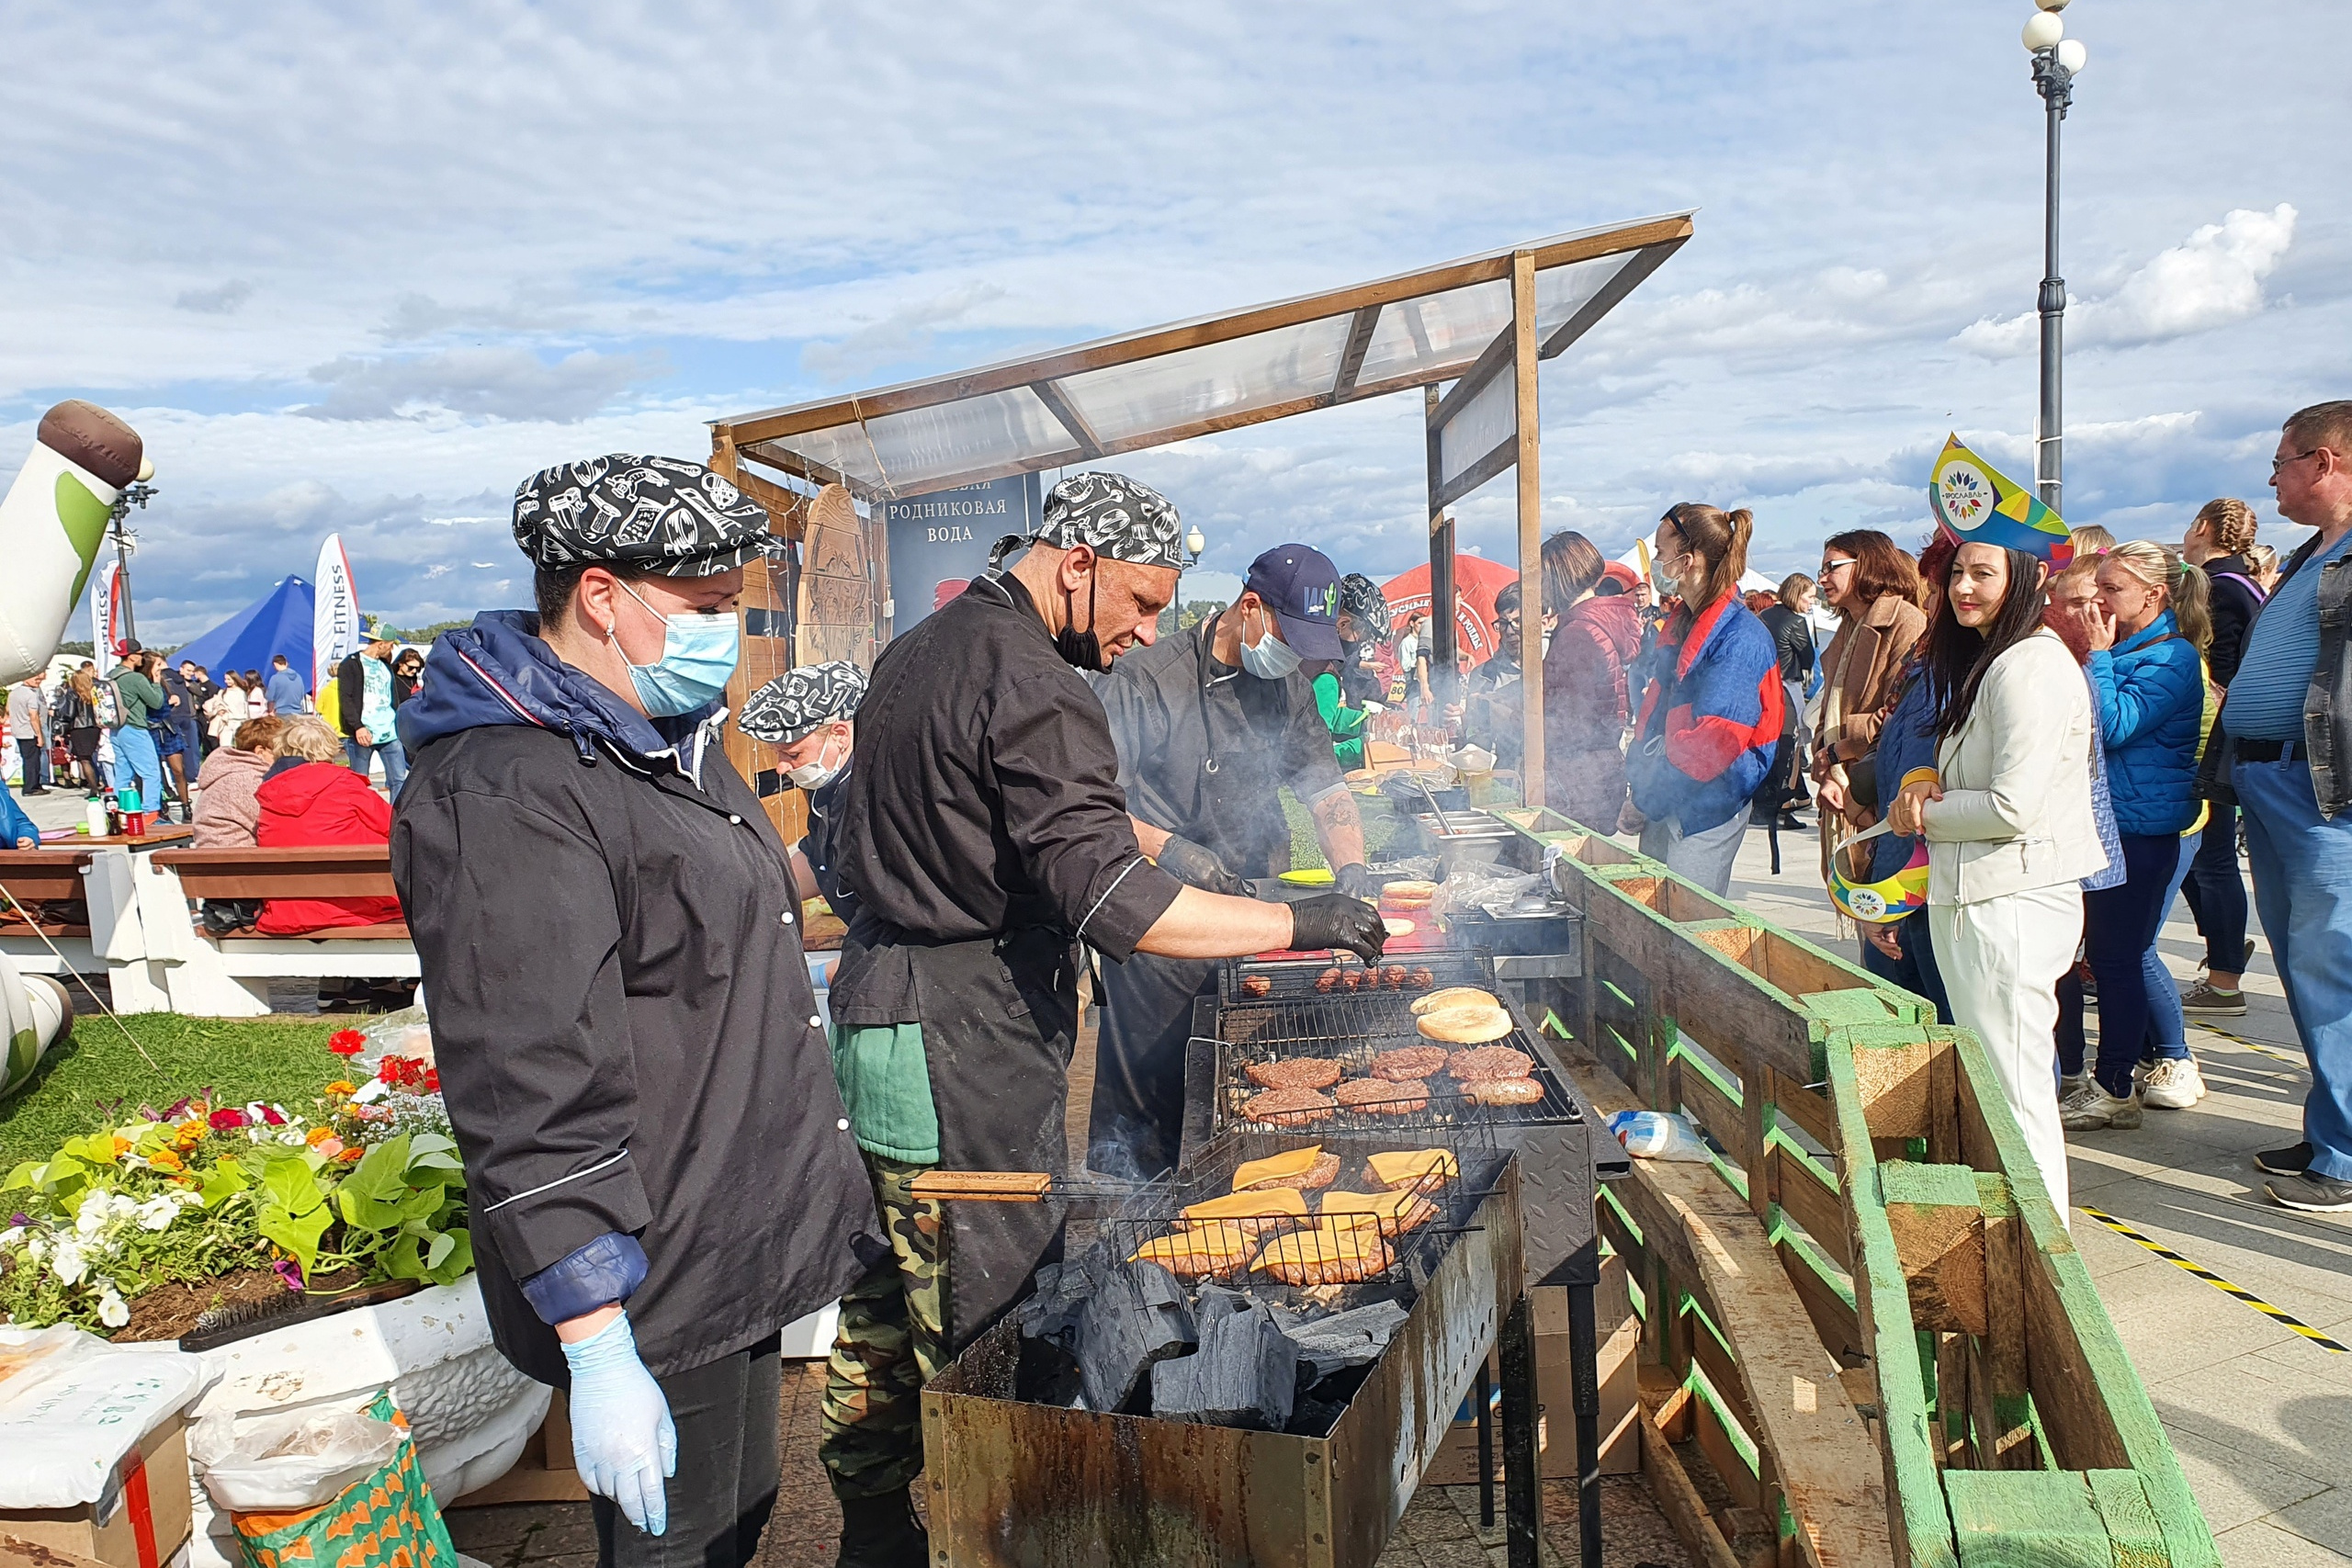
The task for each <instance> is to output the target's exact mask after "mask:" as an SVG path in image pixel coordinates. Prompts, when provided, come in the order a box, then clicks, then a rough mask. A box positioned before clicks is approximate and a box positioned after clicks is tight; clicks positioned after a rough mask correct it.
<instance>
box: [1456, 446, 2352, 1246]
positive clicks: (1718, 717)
mask: <svg viewBox="0 0 2352 1568" xmlns="http://www.w3.org/2000/svg"><path fill="white" fill-rule="evenodd" d="M2270 483H2271V485H2272V486H2273V488H2274V489H2275V490H2276V491H2277V504H2278V512H2279V514H2280V515H2281V516H2282V517H2284V518H2285V519H2286V520H2287V521H2288V522H2289V523H2290V524H2296V525H2302V526H2305V527H2309V528H2312V529H2314V530H2316V532H2315V534H2314V535H2313V536H2312V537H2311V538H2310V539H2309V540H2307V541H2305V542H2304V543H2303V544H2302V545H2301V547H2299V548H2297V549H2296V550H2295V551H2294V552H2293V554H2292V555H2291V556H2290V558H2287V559H2286V560H2284V561H2283V562H2282V561H2281V560H2280V559H2279V558H2278V554H2277V551H2276V550H2275V549H2274V548H2273V547H2269V546H2267V545H2264V544H2262V543H2260V542H2259V541H2258V540H2257V539H2256V533H2257V531H2258V526H2259V525H2258V521H2257V518H2256V513H2255V510H2254V508H2253V507H2252V506H2251V505H2250V504H2248V503H2247V502H2245V501H2242V500H2238V499H2234V498H2222V499H2217V500H2215V501H2213V502H2210V503H2208V504H2207V505H2205V506H2204V507H2203V508H2202V509H2201V510H2199V512H2198V513H2197V515H2196V516H2195V518H2194V519H2192V520H2191V521H2190V522H2189V524H2188V527H2187V529H2186V531H2185V534H2184V536H2183V537H2182V538H2181V539H2180V541H2179V542H2178V544H2177V545H2175V544H2160V543H2156V542H2153V541H2149V540H2145V539H2133V540H2122V541H2119V540H2117V539H2116V538H2114V537H2113V536H2111V535H2110V534H2109V533H2108V532H2107V531H2106V530H2104V529H2100V528H2079V529H2075V530H2074V531H2073V532H2072V533H2071V535H2068V536H2065V537H2064V539H2061V538H2059V537H2058V536H2055V535H2050V536H2044V538H2045V542H2044V543H2042V544H2041V545H2032V544H2031V543H2030V541H2017V540H2013V541H2012V542H2013V543H2018V542H2022V543H2025V544H2026V545H2027V547H2022V548H2019V547H2007V546H2006V545H2005V546H2003V547H1996V546H1994V545H1992V544H1989V543H1984V542H1976V541H1969V542H1963V541H1962V539H1961V538H1960V537H1958V536H1955V535H1953V534H1951V533H1950V532H1939V534H1938V536H1936V537H1935V538H1934V539H1933V540H1932V541H1930V542H1929V543H1928V544H1927V545H1926V546H1925V547H1922V548H1921V549H1920V550H1919V551H1918V553H1917V555H1916V556H1915V555H1913V554H1912V553H1910V552H1907V551H1905V549H1904V548H1903V547H1901V546H1900V545H1898V544H1897V543H1896V542H1895V541H1894V539H1893V538H1892V537H1890V536H1888V535H1886V534H1884V533H1881V532H1878V531H1875V530H1870V529H1857V530H1848V531H1844V532H1840V533H1838V534H1835V535H1832V536H1829V537H1828V538H1827V539H1826V540H1825V541H1824V542H1823V547H1822V558H1821V563H1820V566H1819V569H1818V573H1817V575H1815V576H1806V575H1804V574H1802V573H1798V574H1792V575H1791V576H1790V577H1788V578H1787V579H1785V580H1784V581H1782V582H1781V587H1780V590H1779V592H1777V593H1756V594H1753V595H1749V594H1743V593H1742V592H1740V591H1739V590H1738V589H1737V587H1736V584H1737V583H1738V581H1739V579H1740V577H1741V575H1742V574H1743V572H1744V571H1745V570H1746V567H1747V543H1748V536H1749V529H1750V523H1749V519H1748V517H1747V513H1743V512H1730V513H1725V512H1722V511H1719V510H1717V509H1716V508H1713V507H1710V506H1704V505H1700V504H1697V503H1688V502H1686V503H1684V504H1682V505H1679V506H1676V507H1674V508H1672V509H1670V510H1669V511H1668V513H1666V515H1665V516H1664V517H1663V518H1662V519H1661V520H1660V522H1659V524H1658V526H1657V531H1656V534H1655V536H1654V537H1653V539H1652V540H1651V542H1650V545H1651V550H1652V552H1653V556H1654V559H1655V561H1656V564H1657V575H1658V578H1659V587H1660V589H1661V591H1662V592H1661V596H1660V597H1659V599H1658V601H1657V604H1656V605H1655V606H1652V605H1649V604H1640V603H1638V601H1637V599H1636V598H1635V596H1634V595H1632V594H1625V595H1623V596H1622V597H1618V598H1616V599H1614V600H1612V599H1611V598H1610V597H1606V595H1609V594H1610V593H1611V585H1610V584H1608V583H1606V582H1604V581H1600V557H1599V554H1598V552H1597V551H1596V550H1595V549H1594V548H1593V547H1592V546H1591V544H1590V542H1589V541H1588V540H1586V539H1585V538H1584V537H1583V536H1580V535H1577V534H1573V533H1564V534H1559V535H1555V536H1553V537H1552V538H1551V539H1550V540H1548V541H1547V542H1546V543H1545V545H1544V574H1543V581H1544V593H1545V601H1546V602H1545V605H1544V614H1545V619H1546V623H1547V626H1549V625H1550V624H1551V623H1553V622H1554V621H1555V620H1556V621H1557V622H1558V630H1557V631H1555V632H1554V633H1553V635H1552V636H1551V637H1550V638H1549V650H1548V651H1547V652H1546V654H1545V656H1544V694H1543V703H1544V731H1545V786H1546V795H1547V802H1548V804H1550V805H1551V806H1552V807H1555V809H1557V810H1559V811H1561V812H1563V813H1564V814H1566V815H1567V816H1569V817H1571V818H1575V819H1576V820H1577V821H1579V822H1581V823H1584V824H1586V825H1588V826H1598V827H1601V828H1603V829H1612V828H1613V829H1618V830H1620V831H1625V832H1637V833H1638V834H1639V835H1640V844H1641V849H1642V852H1643V853H1645V854H1647V855H1650V856H1652V857H1654V858H1656V859H1658V860H1662V861H1664V862H1665V863H1667V864H1668V865H1669V866H1670V867H1672V868H1673V869H1674V870H1675V871H1677V872H1679V873H1680V874H1683V875H1685V876H1687V877H1689V878H1691V880H1692V881H1694V882H1697V883H1699V884H1700V885H1701V886H1705V887H1707V888H1709V889H1710V890H1712V891H1713V892H1716V893H1718V894H1721V893H1723V892H1724V891H1725V890H1726V889H1727V888H1728V886H1729V884H1730V878H1731V873H1732V864H1733V859H1734V856H1735V855H1736V852H1737V850H1738V848H1739V845H1740V842H1741V839H1742V836H1743V833H1744V831H1745V829H1747V827H1748V826H1749V825H1750V824H1751V823H1771V824H1774V825H1776V826H1779V827H1792V826H1797V825H1799V819H1798V818H1796V816H1795V812H1796V811H1798V810H1800V809H1803V808H1804V807H1808V806H1809V807H1811V808H1813V809H1815V810H1816V811H1817V812H1818V814H1819V815H1818V827H1819V837H1820V844H1821V862H1820V869H1821V874H1822V875H1823V878H1824V880H1825V883H1826V885H1827V886H1829V887H1830V889H1831V891H1832V894H1833V897H1836V899H1837V902H1838V907H1839V908H1841V910H1844V911H1845V912H1847V913H1848V914H1849V915H1853V916H1855V920H1854V923H1855V925H1856V926H1857V927H1858V928H1859V937H1858V941H1859V942H1860V948H1859V953H1860V961H1861V962H1862V964H1864V965H1865V966H1866V967H1868V968H1869V969H1870V970H1871V972H1872V973H1874V974H1877V975H1880V976H1883V977H1885V978H1887V979H1889V980H1891V981H1893V982H1894V983H1896V984H1898V985H1901V986H1903V987H1905V988H1907V989H1909V990H1911V991H1913V992H1915V993H1916V994H1917V995H1919V996H1921V997H1924V998H1927V999H1928V1000H1929V1001H1930V1002H1932V1003H1933V1004H1934V1005H1935V1007H1936V1010H1937V1011H1938V1014H1939V1017H1941V1018H1942V1019H1943V1021H1946V1022H1955V1023H1959V1024H1961V1025H1963V1026H1965V1027H1967V1028H1969V1029H1971V1030H1972V1031H1973V1032H1975V1033H1976V1034H1977V1035H1978V1037H1979V1038H1980V1039H1981V1040H1982V1041H1983V1042H1984V1043H1985V1049H1986V1051H1987V1053H1988V1055H1990V1056H1991V1058H1992V1060H1993V1062H1994V1065H1995V1066H1996V1068H1997V1069H1998V1070H1999V1071H2000V1073H2001V1076H2002V1077H2003V1080H2004V1082H2005V1083H2006V1084H2007V1087H2008V1089H2009V1091H2010V1098H2011V1100H2012V1102H2013V1105H2014V1106H2015V1108H2016V1111H2017V1113H2018V1121H2019V1122H2020V1124H2021V1125H2022V1126H2023V1127H2024V1129H2025V1132H2026V1134H2027V1138H2028V1142H2029V1143H2030V1145H2032V1147H2033V1149H2034V1152H2035V1155H2036V1157H2037V1159H2038V1160H2039V1162H2040V1163H2041V1167H2042V1169H2043V1172H2044V1175H2045V1177H2046V1178H2047V1179H2048V1180H2049V1182H2050V1185H2051V1189H2052V1195H2053V1197H2054V1198H2055V1199H2056V1200H2057V1202H2058V1206H2059V1208H2060V1211H2061V1212H2062V1213H2064V1209H2065V1193H2066V1185H2065V1182H2066V1174H2065V1157H2064V1135H2065V1134H2067V1133H2081V1132H2087V1131H2093V1130H2098V1129H2117V1130H2123V1131H2129V1130H2131V1129H2134V1128H2138V1127H2140V1126H2142V1125H2143V1117H2144V1114H2145V1112H2147V1111H2151V1110H2156V1111H2163V1110H2178V1109H2183V1108H2186V1107H2188V1106H2193V1105H2195V1104H2196V1103H2197V1102H2198V1101H2199V1100H2200V1099H2202V1098H2203V1097H2204V1095H2205V1093H2206V1087H2205V1084H2204V1081H2203V1077H2202V1075H2201V1073H2200V1072H2199V1066H2198V1064H2197V1060H2196V1056H2195V1054H2194V1052H2193V1051H2192V1050H2191V1048H2190V1046H2189V1043H2188V1028H2187V1021H2188V1019H2189V1018H2204V1019H2211V1020H2225V1019H2232V1018H2236V1017H2239V1016H2242V1015H2243V1014H2244V1013H2245V1010H2246V1001H2245V991H2244V988H2243V986H2242V984H2241V982H2242V980H2243V977H2244V975H2245V970H2246V968H2247V966H2248V964H2250V962H2251V961H2252V957H2253V954H2254V951H2255V944H2254V942H2252V941H2251V940H2250V939H2249V937H2248V935H2247V923H2248V908H2249V907H2248V899H2247V894H2246V881H2245V873H2244V871H2242V868H2241V860H2242V858H2243V860H2244V861H2245V862H2246V863H2249V864H2250V869H2251V873H2252V878H2253V885H2254V898H2253V907H2254V908H2255V910H2256V912H2258V914H2259V916H2260V919H2261V922H2262V927H2263V930H2264V931H2265V933H2266V934H2267V937H2268V938H2269V942H2270V948H2271V953H2272V957H2273V959H2274V962H2275V964H2276V966H2277V968H2278V976H2279V978H2280V981H2281V983H2282V985H2283V987H2284V989H2285V991H2286V994H2287V1000H2288V1004H2289V1007H2290V1011H2291V1013H2292V1016H2293V1019H2294V1022H2295V1026H2296V1029H2297V1031H2298V1032H2299V1033H2300V1034H2301V1038H2302V1043H2303V1045H2304V1048H2305V1051H2306V1054H2307V1055H2308V1057H2309V1059H2310V1060H2311V1062H2312V1090H2311V1094H2310V1096H2309V1099H2308V1101H2307V1104H2306V1107H2305V1126H2304V1130H2305V1136H2304V1138H2303V1139H2302V1140H2301V1142H2299V1143H2297V1144H2295V1145H2291V1146H2289V1147H2286V1148H2280V1149H2270V1150H2264V1151H2261V1152H2259V1153H2257V1154H2256V1155H2255V1156H2254V1160H2255V1164H2256V1166H2257V1167H2258V1168H2260V1169H2261V1170H2262V1171H2263V1172H2265V1173H2266V1174H2267V1176H2268V1177H2269V1178H2270V1179H2269V1180H2268V1182H2267V1189H2268V1190H2269V1192H2270V1194H2271V1196H2272V1197H2273V1198H2274V1199H2275V1200H2276V1201H2278V1202H2280V1203H2283V1204H2286V1205H2288V1206H2290V1207H2293V1208H2297V1209H2303V1210H2313V1211H2334V1212H2345V1211H2352V838H2347V836H2346V835H2347V832H2352V829H2347V827H2346V824H2347V823H2352V815H2346V813H2345V812H2344V809H2343V808H2344V806H2345V803H2346V792H2347V790H2352V767H2348V766H2347V764H2346V762H2345V761H2343V759H2344V758H2346V756H2347V755H2352V662H2347V658H2346V646H2345V627H2346V618H2347V617H2346V605H2347V603H2352V565H2346V564H2344V556H2345V551H2346V539H2347V537H2352V403H2347V402H2335V403H2323V404H2319V405H2316V406H2314V407H2312V408H2308V409H2305V410H2302V411H2301V412H2298V413H2296V414H2294V415H2293V416H2291V417H2290V419H2289V420H2288V421H2287V422H2286V425H2285V427H2284V433H2283V434H2282V436H2281V439H2280V441H2279V444H2278V451H2277V454H2276V457H2275V459H2274V461H2273V464H2272V470H2271V475H2270ZM1816 602H1817V603H1818V604H1820V605H1821V606H1822V607H1824V608H1825V609H1826V611H1827V612H1828V614H1829V615H1832V616H1834V617H1835V621H1834V626H1835V630H1834V632H1833V633H1832V635H1830V636H1829V637H1828V638H1827V640H1826V644H1823V643H1822V642H1821V641H1820V640H1819V638H1818V636H1817V633H1816V632H1815V628H1814V625H1813V622H1814V610H1815V603H1816ZM1511 608H1512V610H1513V621H1514V623H1515V622H1516V615H1517V612H1518V609H1519V606H1518V604H1517V603H1516V601H1515V600H1514V602H1513V604H1512V606H1511ZM1505 646H1506V647H1508V646H1510V642H1509V641H1506V643H1505ZM1498 673H1499V674H1500V676H1501V681H1502V682H1503V685H1502V689H1501V690H1500V691H1499V692H1498V691H1497V690H1496V689H1494V682H1493V681H1492V679H1491V678H1490V680H1489V682H1487V688H1488V689H1487V692H1486V694H1485V697H1484V705H1483V707H1482V705H1481V704H1480V703H1479V702H1477V701H1473V702H1469V703H1466V704H1465V705H1464V706H1463V707H1462V708H1461V709H1460V710H1458V711H1459V713H1460V715H1461V716H1462V718H1463V719H1464V723H1465V725H1466V726H1467V728H1469V730H1470V731H1471V733H1472V735H1473V737H1474V738H1476V737H1477V735H1478V732H1479V728H1480V724H1481V721H1482V719H1483V721H1484V722H1485V723H1486V724H1487V727H1488V728H1489V729H1490V730H1491V729H1498V728H1511V727H1515V726H1516V724H1517V712H1518V710H1517V707H1516V706H1515V705H1513V703H1512V702H1511V701H1510V695H1509V682H1510V680H1511V679H1512V677H1513V676H1515V673H1516V671H1515V667H1507V668H1506V669H1504V670H1502V671H1498ZM1808 785H1809V789H1808ZM1921 873H1924V875H1922V874H1921ZM1906 874H1909V876H1908V881H1907V882H1906ZM2182 898H2185V899H2186V901H2187V904H2188V908H2189V911H2190V913H2191V915H2192V917H2193V918H2194V919H2195V921H2196V924H2197V929H2198V931H2199V935H2200V936H2201V937H2202V939H2203V942H2204V946H2205V952H2204V963H2203V966H2202V967H2203V975H2202V977H2201V978H2200V979H2199V980H2198V981H2197V982H2196V983H2195V984H2194V985H2192V986H2190V987H2188V988H2187V989H2186V990H2184V989H2182V988H2181V987H2179V986H2177V985H2176V983H2175V981H2174V980H2173V977H2172V976H2171V973H2170V972H2169V970H2167V968H2166V967H2165V964H2164V962H2163V959H2162V957H2161V955H2160V953H2159V952H2158V949H2157V936H2158V933H2159V931H2161V930H2162V928H2163V926H2164V924H2165V919H2167V917H2168V915H2169V914H2170V912H2171V910H2172V909H2173V908H2174V906H2175V903H2176V900H2177V899H2182ZM1865 911H1867V915H1865V913H1864V912H1865ZM2091 1009H2095V1010H2096V1012H2097V1016H2098V1031H2097V1044H2096V1049H2095V1050H2094V1049H2092V1046H2091V1043H2090V1038H2089V1032H2088V1031H2087V1030H2086V1011H2087V1010H2091Z"/></svg>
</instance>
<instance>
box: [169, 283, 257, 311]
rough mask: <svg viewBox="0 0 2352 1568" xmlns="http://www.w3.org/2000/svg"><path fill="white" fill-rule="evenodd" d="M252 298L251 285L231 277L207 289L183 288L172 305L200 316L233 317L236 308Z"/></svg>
mask: <svg viewBox="0 0 2352 1568" xmlns="http://www.w3.org/2000/svg"><path fill="white" fill-rule="evenodd" d="M253 297H254V286H253V285H252V284H250V283H248V282H246V281H245V280H244V279H243V278H242V277H232V278H230V279H229V280H228V281H226V282H225V283H216V284H214V285H213V286H212V287H211V288H183V289H181V290H180V293H179V298H178V299H175V300H173V301H172V303H173V304H174V305H175V306H177V307H178V308H179V309H180V310H194V311H195V312H197V314H198V315H202V316H233V315H235V314H236V313H237V308H238V307H239V306H241V305H243V303H244V302H245V301H246V300H248V299H252V298H253Z"/></svg>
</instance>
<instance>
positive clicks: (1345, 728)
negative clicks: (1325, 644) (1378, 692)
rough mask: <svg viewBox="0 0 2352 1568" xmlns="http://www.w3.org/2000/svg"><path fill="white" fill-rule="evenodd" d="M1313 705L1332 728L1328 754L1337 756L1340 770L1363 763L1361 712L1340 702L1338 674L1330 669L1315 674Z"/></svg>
mask: <svg viewBox="0 0 2352 1568" xmlns="http://www.w3.org/2000/svg"><path fill="white" fill-rule="evenodd" d="M1315 706H1316V708H1317V710H1318V711H1319V712H1320V713H1321V714H1322V715H1323V724H1324V727H1325V728H1328V729H1329V730H1330V732H1331V755H1332V756H1333V757H1334V758H1335V759H1337V760H1338V761H1339V764H1340V770H1341V771H1342V772H1352V771H1354V770H1355V769H1357V768H1361V767H1363V721H1364V712H1363V709H1362V708H1351V707H1347V706H1345V705H1342V704H1341V703H1340V678H1339V676H1337V675H1336V674H1333V673H1332V672H1331V671H1329V670H1326V671H1323V673H1322V674H1320V675H1317V677H1315Z"/></svg>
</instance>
